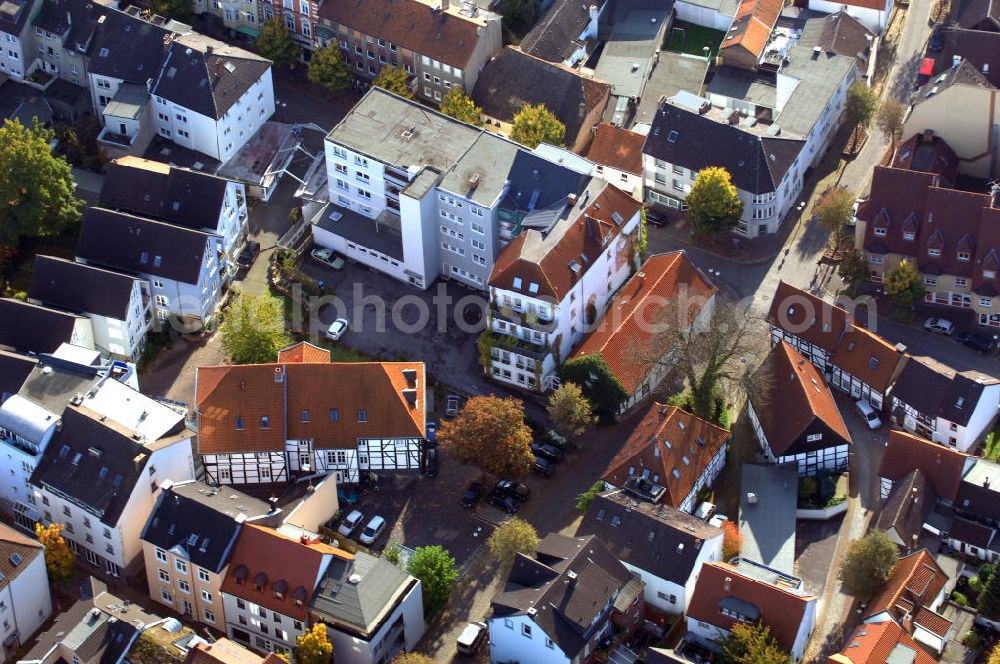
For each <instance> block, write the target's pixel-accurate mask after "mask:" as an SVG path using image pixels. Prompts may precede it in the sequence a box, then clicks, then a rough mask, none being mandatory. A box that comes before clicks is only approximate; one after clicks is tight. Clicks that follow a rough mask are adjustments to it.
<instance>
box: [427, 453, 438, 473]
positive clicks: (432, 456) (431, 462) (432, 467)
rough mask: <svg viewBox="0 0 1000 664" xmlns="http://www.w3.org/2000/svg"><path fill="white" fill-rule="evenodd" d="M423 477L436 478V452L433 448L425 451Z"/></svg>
mask: <svg viewBox="0 0 1000 664" xmlns="http://www.w3.org/2000/svg"><path fill="white" fill-rule="evenodd" d="M424 461H425V463H424V475H426V476H427V477H437V474H438V451H437V450H436V449H435V448H433V447H432V448H431V449H429V450H427V456H426V457H425V459H424Z"/></svg>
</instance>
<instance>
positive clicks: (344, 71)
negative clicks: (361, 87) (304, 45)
mask: <svg viewBox="0 0 1000 664" xmlns="http://www.w3.org/2000/svg"><path fill="white" fill-rule="evenodd" d="M308 76H309V80H310V81H312V82H313V83H316V84H318V85H322V86H323V87H324V88H326V89H327V90H342V89H344V88H346V87H347V86H348V85H350V84H351V72H350V70H348V68H347V63H346V62H344V56H343V55H342V54H341V53H340V48H339V47H338V46H337V44H336V43H334V42H331V43H330V44H329V45H328V46H324V47H323V48H321V49H319V50H318V51H316V52H315V53H313V56H312V59H311V60H309V74H308Z"/></svg>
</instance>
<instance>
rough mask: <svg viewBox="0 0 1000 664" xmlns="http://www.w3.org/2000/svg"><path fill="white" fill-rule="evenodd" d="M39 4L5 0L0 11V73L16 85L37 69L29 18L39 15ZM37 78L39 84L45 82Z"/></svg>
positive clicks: (23, 0)
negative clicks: (12, 80)
mask: <svg viewBox="0 0 1000 664" xmlns="http://www.w3.org/2000/svg"><path fill="white" fill-rule="evenodd" d="M39 4H40V0H8V2H7V5H5V6H4V7H3V8H2V9H0V33H2V34H3V39H2V42H0V44H2V46H3V52H0V72H2V73H4V74H7V75H8V76H10V77H12V78H13V79H14V80H17V81H21V80H25V79H30V77H31V76H32V75H33V74H34V73H35V71H36V70H37V69H38V64H39V62H38V59H37V58H36V57H35V48H34V33H33V32H32V30H31V16H32V15H33V14H35V13H36V12H37V11H38V9H39V7H38V5H39ZM43 71H44V70H43ZM45 76H49V75H48V74H45ZM36 78H37V80H38V81H39V82H41V81H43V80H45V78H38V77H36Z"/></svg>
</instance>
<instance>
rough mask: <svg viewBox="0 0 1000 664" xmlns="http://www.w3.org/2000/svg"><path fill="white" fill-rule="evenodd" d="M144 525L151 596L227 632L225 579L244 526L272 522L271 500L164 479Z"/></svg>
mask: <svg viewBox="0 0 1000 664" xmlns="http://www.w3.org/2000/svg"><path fill="white" fill-rule="evenodd" d="M161 489H162V490H161V491H160V494H159V496H158V497H157V499H156V504H155V505H154V506H153V509H152V511H151V512H150V513H149V518H148V519H147V520H146V525H145V527H144V528H143V529H142V535H141V539H142V555H143V560H144V561H145V567H146V582H147V585H148V587H149V596H150V597H151V598H152V599H153V600H154V601H156V602H159V603H161V604H165V605H166V606H168V607H170V609H171V610H173V611H175V612H176V613H179V614H181V615H183V616H185V617H187V619H188V620H194V621H197V622H200V623H203V624H205V625H208V626H209V627H211V628H213V629H216V630H218V631H220V632H225V631H226V616H225V613H224V611H223V602H222V592H221V588H222V581H223V579H225V577H226V572H227V570H228V568H229V567H228V566H229V556H230V555H231V554H232V552H233V547H234V546H235V545H236V539H237V537H238V536H239V534H240V529H241V528H242V527H243V525H244V524H246V523H257V524H260V523H264V522H269V518H271V517H274V516H275V510H274V509H273V508H272V506H271V504H270V503H267V502H265V501H262V500H257V499H256V498H252V497H250V496H248V495H246V494H243V493H241V492H239V491H236V490H235V489H232V488H229V487H227V488H224V489H221V490H220V489H219V488H218V487H212V486H209V485H207V484H205V483H203V482H196V481H194V480H190V481H187V482H178V483H173V482H171V481H169V480H167V481H165V482H163V484H162V485H161Z"/></svg>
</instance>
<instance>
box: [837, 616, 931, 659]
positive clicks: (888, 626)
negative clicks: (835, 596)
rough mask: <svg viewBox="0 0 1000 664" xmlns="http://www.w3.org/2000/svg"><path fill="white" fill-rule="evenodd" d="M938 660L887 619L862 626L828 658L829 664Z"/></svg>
mask: <svg viewBox="0 0 1000 664" xmlns="http://www.w3.org/2000/svg"><path fill="white" fill-rule="evenodd" d="M936 661H937V660H936V659H934V658H933V657H931V656H930V655H928V654H927V653H926V652H925V651H924V650H923V649H922V648H921V647H920V646H919V645H918V644H917V642H916V641H914V640H913V639H912V638H911V637H910V635H909V634H907V633H906V632H904V631H903V628H902V627H900V626H899V625H897V624H896V623H894V622H892V621H888V620H887V621H885V622H881V623H874V624H871V625H859V626H858V627H857V629H855V631H854V632H853V633H852V634H851V636H850V637H848V639H847V642H846V643H845V644H844V648H843V649H842V650H841V651H840V652H839V653H835V654H833V655H830V656H829V657H827V659H826V664H883V663H884V662H910V664H934V663H935V662H936Z"/></svg>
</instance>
